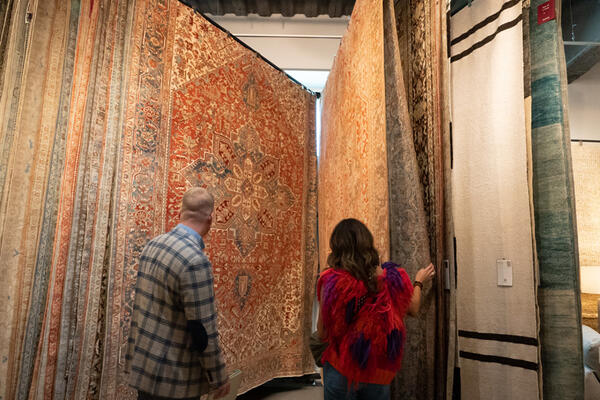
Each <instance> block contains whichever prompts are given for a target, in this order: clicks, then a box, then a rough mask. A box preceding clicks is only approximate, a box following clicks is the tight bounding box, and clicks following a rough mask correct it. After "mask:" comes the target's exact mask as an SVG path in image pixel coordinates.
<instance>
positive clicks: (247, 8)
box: [179, 0, 355, 18]
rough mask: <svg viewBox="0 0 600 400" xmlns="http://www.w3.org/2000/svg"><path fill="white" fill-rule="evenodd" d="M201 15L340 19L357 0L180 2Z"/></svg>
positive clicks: (347, 13)
mask: <svg viewBox="0 0 600 400" xmlns="http://www.w3.org/2000/svg"><path fill="white" fill-rule="evenodd" d="M179 1H181V2H182V3H184V4H186V5H188V6H190V7H192V8H193V9H194V10H196V11H198V12H201V13H209V14H213V15H224V14H228V13H233V14H235V15H237V16H245V15H248V14H258V15H260V16H261V17H270V16H271V15H272V14H281V15H283V16H284V17H292V16H294V15H296V14H304V15H306V16H307V17H316V16H318V15H323V14H325V15H329V16H330V17H332V18H338V17H341V16H344V15H350V14H351V13H352V8H353V7H354V2H355V0H179Z"/></svg>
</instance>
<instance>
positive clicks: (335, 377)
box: [323, 363, 390, 400]
mask: <svg viewBox="0 0 600 400" xmlns="http://www.w3.org/2000/svg"><path fill="white" fill-rule="evenodd" d="M323 386H324V392H325V400H389V399H390V385H376V384H374V383H359V384H358V387H357V386H355V385H351V386H348V380H347V379H346V377H345V376H344V375H342V374H340V373H339V372H338V371H337V370H336V369H335V368H333V367H332V366H331V364H329V363H325V365H324V366H323Z"/></svg>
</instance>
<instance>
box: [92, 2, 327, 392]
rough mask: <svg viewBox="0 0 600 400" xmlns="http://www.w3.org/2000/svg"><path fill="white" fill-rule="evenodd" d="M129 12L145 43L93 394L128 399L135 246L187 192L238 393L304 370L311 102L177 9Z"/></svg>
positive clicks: (150, 6) (311, 249)
mask: <svg viewBox="0 0 600 400" xmlns="http://www.w3.org/2000/svg"><path fill="white" fill-rule="evenodd" d="M136 16H137V18H136V20H135V24H134V27H133V35H134V38H133V40H134V42H135V43H142V44H144V45H143V46H140V47H138V48H136V49H135V51H134V52H133V54H132V60H134V62H133V63H132V65H134V66H135V67H134V68H132V69H131V72H130V74H131V75H130V82H131V84H130V87H129V93H128V95H127V96H128V98H129V99H131V101H130V102H128V109H127V114H126V117H125V120H126V121H127V122H126V133H125V140H124V142H123V145H122V150H121V151H122V152H121V158H122V165H121V168H122V169H121V171H120V175H119V177H120V178H119V180H118V181H119V186H120V188H119V198H118V204H117V207H118V211H117V215H118V217H117V222H116V223H117V227H116V230H117V235H116V237H115V257H116V261H115V270H114V273H115V279H114V281H111V282H109V289H108V290H109V291H110V292H111V293H113V294H112V295H111V296H110V297H109V298H110V301H111V305H110V307H109V309H112V310H113V311H111V312H110V315H108V318H107V320H108V321H111V326H110V327H109V328H108V329H109V335H108V341H107V350H108V351H109V358H108V360H110V362H109V363H108V364H107V365H105V367H104V370H103V372H104V373H105V374H107V376H109V377H112V378H111V379H109V380H108V382H111V384H110V385H107V387H106V395H107V396H109V397H111V396H114V394H115V393H117V395H118V394H120V393H123V392H124V391H127V388H126V387H125V386H124V384H123V383H119V380H118V379H119V378H118V377H120V375H121V372H122V369H121V362H122V357H124V354H123V353H122V352H121V359H119V358H118V355H119V351H118V350H119V348H120V347H121V346H122V344H123V343H124V341H125V340H126V339H127V333H128V325H129V318H130V315H131V307H132V302H131V296H132V289H133V283H134V279H135V270H136V263H137V258H138V256H139V252H140V251H141V249H142V246H143V244H144V243H145V242H146V241H147V240H148V239H149V238H151V237H153V236H154V235H156V234H158V233H161V232H163V231H165V230H169V229H171V228H172V227H173V226H174V224H175V223H176V222H177V218H178V214H179V204H180V203H181V198H182V196H183V193H184V192H185V191H186V190H187V189H188V188H189V187H191V186H193V185H200V186H204V187H207V188H208V189H209V190H210V191H211V192H212V193H213V194H214V196H215V217H214V221H213V228H212V230H211V232H210V234H209V235H208V237H207V238H206V252H207V254H208V256H209V258H210V260H211V262H212V264H213V266H214V276H215V292H216V297H217V307H218V310H219V332H220V335H221V344H222V348H223V351H224V355H225V362H226V364H227V367H228V368H230V369H233V368H239V369H241V370H242V371H243V374H244V375H243V381H242V386H241V389H240V391H242V392H243V391H246V390H248V389H250V388H252V387H254V386H257V385H260V384H262V383H263V382H265V381H268V380H270V379H272V378H275V377H278V376H290V375H302V374H303V373H306V372H312V371H313V370H314V364H313V361H312V358H311V356H310V352H309V350H308V342H309V334H310V327H311V326H310V324H311V318H310V310H312V301H311V295H310V294H311V293H312V291H313V286H314V279H315V274H316V236H315V233H316V232H315V230H314V229H315V228H314V227H315V225H316V196H315V195H316V188H315V184H316V179H315V178H316V177H315V173H316V171H315V168H316V157H315V150H314V149H315V147H314V146H315V143H314V112H313V107H314V97H313V96H312V95H310V94H309V93H307V92H305V91H304V90H303V89H302V88H300V87H299V86H297V85H296V84H294V83H293V82H292V81H290V80H289V79H288V78H287V77H286V76H285V75H283V74H282V73H281V72H279V71H276V70H275V69H273V68H272V67H271V66H270V65H268V64H266V63H265V62H264V61H263V60H261V59H260V58H258V57H257V55H256V54H255V53H253V52H252V51H250V50H248V49H246V48H245V47H243V46H242V45H240V44H239V43H238V42H236V41H235V40H234V39H232V38H231V37H229V36H228V35H227V33H225V32H223V31H221V30H219V29H218V28H217V27H215V26H213V25H212V24H210V23H209V22H208V21H206V20H205V19H203V18H202V17H200V16H198V15H196V14H194V12H193V11H192V10H191V9H189V8H187V7H185V6H183V5H182V4H180V3H179V2H177V1H171V2H168V3H166V4H162V5H161V4H156V3H153V2H139V3H138V4H137V6H136ZM144 38H152V40H149V41H145V40H144ZM115 384H116V385H117V386H116V387H115V386H114V385H115ZM103 389H104V388H103Z"/></svg>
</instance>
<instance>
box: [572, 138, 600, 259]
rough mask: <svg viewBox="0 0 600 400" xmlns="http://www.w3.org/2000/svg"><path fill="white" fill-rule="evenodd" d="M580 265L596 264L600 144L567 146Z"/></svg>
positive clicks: (598, 256)
mask: <svg viewBox="0 0 600 400" xmlns="http://www.w3.org/2000/svg"><path fill="white" fill-rule="evenodd" d="M571 154H572V156H573V182H574V187H575V203H576V210H577V238H578V240H579V262H580V264H581V268H585V267H586V266H591V265H600V241H599V240H598V236H599V235H600V208H598V205H599V204H600V184H599V183H598V182H600V143H577V142H574V143H573V144H572V145H571Z"/></svg>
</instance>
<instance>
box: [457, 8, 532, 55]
mask: <svg viewBox="0 0 600 400" xmlns="http://www.w3.org/2000/svg"><path fill="white" fill-rule="evenodd" d="M522 19H523V15H522V14H521V15H519V16H518V17H517V18H515V19H513V20H512V21H510V22H507V23H504V24H502V25H499V26H498V29H496V32H494V33H492V34H491V35H490V36H488V37H486V38H485V39H482V40H480V41H479V42H477V43H475V44H474V45H473V46H471V47H469V48H468V49H466V50H465V51H463V52H462V53H459V54H457V55H455V56H452V57H450V62H454V61H458V60H460V59H461V58H463V57H466V56H468V55H469V54H471V53H472V52H474V51H475V50H477V49H478V48H480V47H483V46H485V45H486V44H488V43H489V42H491V41H492V40H494V38H495V37H496V35H497V34H498V33H500V32H502V31H505V30H507V29H510V28H512V27H513V26H516V25H517V24H518V23H519V22H521V20H522Z"/></svg>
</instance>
